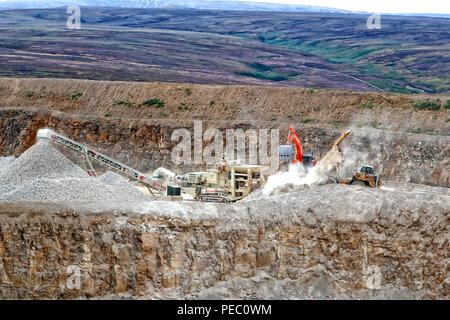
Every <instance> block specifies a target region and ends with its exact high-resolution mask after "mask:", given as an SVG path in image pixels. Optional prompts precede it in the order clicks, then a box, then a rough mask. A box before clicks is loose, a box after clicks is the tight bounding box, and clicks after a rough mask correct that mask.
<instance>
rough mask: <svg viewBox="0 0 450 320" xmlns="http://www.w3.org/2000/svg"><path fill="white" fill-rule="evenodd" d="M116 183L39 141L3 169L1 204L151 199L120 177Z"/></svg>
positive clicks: (47, 142) (48, 143) (0, 174)
mask: <svg viewBox="0 0 450 320" xmlns="http://www.w3.org/2000/svg"><path fill="white" fill-rule="evenodd" d="M3 161H4V160H3ZM3 161H2V162H3ZM5 162H6V161H5ZM110 175H111V174H109V176H110ZM107 177H108V176H107ZM114 180H115V181H114V183H110V182H111V180H109V181H108V179H106V178H103V179H101V178H92V177H90V176H89V175H88V174H87V173H86V172H85V171H83V170H82V169H81V168H80V167H78V166H77V165H75V164H74V163H72V162H71V161H70V160H69V159H67V158H66V157H65V156H64V155H63V154H61V153H60V152H59V151H58V150H56V149H55V148H54V147H53V146H52V145H51V143H50V142H49V141H45V140H40V141H38V142H37V143H36V144H35V145H34V146H32V147H31V148H30V149H28V150H27V151H26V152H24V153H23V154H22V155H21V156H20V157H19V158H17V159H16V160H14V161H12V162H11V163H10V164H9V165H8V167H7V170H5V168H4V169H3V170H0V201H95V200H115V201H146V200H151V198H150V197H148V196H146V195H145V194H143V193H141V192H140V191H139V190H137V189H136V188H134V186H133V185H131V184H130V183H128V182H127V181H126V180H124V179H122V178H121V177H120V176H117V177H115V179H114ZM130 186H131V187H132V188H134V190H133V189H132V188H131V187H130Z"/></svg>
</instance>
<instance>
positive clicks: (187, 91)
mask: <svg viewBox="0 0 450 320" xmlns="http://www.w3.org/2000/svg"><path fill="white" fill-rule="evenodd" d="M184 93H185V94H186V95H187V96H188V97H189V96H190V95H192V91H191V89H189V88H186V89H184Z"/></svg>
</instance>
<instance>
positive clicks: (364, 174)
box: [350, 165, 381, 188]
mask: <svg viewBox="0 0 450 320" xmlns="http://www.w3.org/2000/svg"><path fill="white" fill-rule="evenodd" d="M380 182H381V179H380V177H378V176H377V175H376V174H375V170H374V169H373V167H372V166H367V165H364V166H362V167H361V169H359V171H358V172H357V173H355V174H354V175H353V177H352V180H351V183H350V184H352V185H359V186H363V187H370V188H378V187H379V186H380V185H381V183H380Z"/></svg>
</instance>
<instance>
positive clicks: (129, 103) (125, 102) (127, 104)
mask: <svg viewBox="0 0 450 320" xmlns="http://www.w3.org/2000/svg"><path fill="white" fill-rule="evenodd" d="M114 105H115V106H127V107H132V106H133V104H132V103H131V102H130V101H127V100H122V101H119V102H116V103H115V104H114Z"/></svg>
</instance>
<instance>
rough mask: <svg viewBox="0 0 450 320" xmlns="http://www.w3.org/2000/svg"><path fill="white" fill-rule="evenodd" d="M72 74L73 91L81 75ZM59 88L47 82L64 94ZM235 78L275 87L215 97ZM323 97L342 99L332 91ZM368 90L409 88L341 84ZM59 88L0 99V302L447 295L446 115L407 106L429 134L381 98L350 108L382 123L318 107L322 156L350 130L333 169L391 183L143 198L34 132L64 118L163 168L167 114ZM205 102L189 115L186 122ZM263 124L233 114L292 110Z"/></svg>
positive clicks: (316, 133) (63, 128) (109, 146)
mask: <svg viewBox="0 0 450 320" xmlns="http://www.w3.org/2000/svg"><path fill="white" fill-rule="evenodd" d="M46 81H48V80H46ZM43 83H45V81H44V82H43ZM31 84H32V86H33V90H35V91H39V90H40V88H39V87H38V83H36V82H34V81H32V82H31ZM71 84H73V85H75V86H76V87H77V90H78V89H79V90H81V89H82V88H83V86H85V85H86V82H84V81H79V82H71ZM0 85H2V86H3V88H6V87H7V86H12V87H13V88H14V92H15V93H14V94H15V95H16V96H17V95H20V93H25V92H26V88H25V87H26V85H30V82H29V81H27V80H20V81H19V80H18V81H17V82H14V83H13V82H12V81H10V80H2V81H0ZM59 85H60V86H67V85H68V82H67V81H61V83H60V84H59ZM115 85H116V84H115ZM93 86H94V87H95V86H98V89H102V88H103V89H104V90H106V89H105V88H106V87H107V83H105V82H102V83H94V85H91V84H90V85H89V90H94V89H95V88H94V89H92V87H93ZM123 86H124V87H126V86H127V85H125V84H123ZM129 86H131V84H129ZM139 86H141V85H139ZM142 86H143V88H142V90H144V89H146V87H145V85H142ZM147 86H150V87H151V88H152V90H162V91H161V92H166V91H168V90H170V88H167V87H166V86H167V85H160V86H159V85H158V84H151V85H150V84H148V85H147ZM58 88H60V87H58V86H56V89H55V92H56V93H55V94H59V91H58V90H61V92H62V91H63V89H58ZM132 88H133V89H134V90H138V91H139V90H141V89H139V88H138V89H136V88H135V87H134V85H133V87H132ZM199 88H200V89H201V90H203V91H202V92H203V94H206V95H212V94H213V93H214V90H219V91H221V90H222V91H223V90H225V89H223V88H222V87H215V88H213V89H211V87H210V86H204V87H200V86H198V85H197V86H193V92H194V94H193V97H192V98H189V99H195V96H196V89H199ZM0 89H2V88H1V87H0ZM65 90H67V88H65ZM86 90H87V89H86ZM233 90H235V91H233ZM239 90H248V91H249V92H250V93H249V95H250V94H251V93H252V92H253V91H259V90H262V91H264V90H268V92H267V95H268V96H269V95H270V94H271V93H272V94H273V92H272V91H277V90H278V89H270V88H269V89H260V88H257V89H255V88H252V87H248V88H242V87H239V88H234V89H233V88H227V89H226V91H225V92H222V93H221V94H220V95H219V98H218V97H217V96H215V97H214V99H215V101H218V102H217V103H222V101H221V100H220V99H222V98H221V97H222V96H221V95H224V96H225V97H228V98H229V95H232V96H233V94H236V92H239ZM280 90H281V89H280ZM285 90H287V91H289V92H291V91H290V90H291V89H285ZM125 91H126V90H125ZM0 92H6V90H0ZM84 92H85V94H86V95H87V93H86V91H84ZM140 92H141V93H142V91H140ZM291 93H292V92H291ZM135 94H136V92H135ZM292 94H294V93H292ZM295 94H299V95H300V96H301V95H302V93H295ZM320 94H322V95H323V97H322V98H323V99H324V97H327V96H329V95H331V96H332V97H334V98H332V99H331V100H332V101H341V100H342V99H344V98H343V94H342V93H336V92H330V91H324V92H323V93H320ZM304 95H309V93H304ZM287 96H288V95H287ZM261 97H264V95H262V96H261ZM307 97H308V96H307ZM374 97H375V98H377V99H380V100H383V99H384V100H383V101H388V103H393V108H392V109H389V110H390V111H389V112H391V113H392V114H393V115H394V116H395V117H400V115H401V114H402V113H404V112H405V110H403V108H404V107H403V106H402V105H401V103H403V102H404V101H405V100H407V99H415V98H410V97H407V96H401V95H398V96H394V97H392V96H391V97H389V96H387V97H386V96H383V95H381V94H380V95H379V96H376V95H375V94H372V93H370V94H366V93H364V94H355V93H348V96H346V98H348V99H350V100H355V99H356V100H357V99H360V100H358V101H365V100H364V99H372V98H374ZM7 98H8V97H7ZM116 98H117V99H119V98H120V97H116ZM322 98H320V97H319V98H317V97H315V98H314V99H316V100H314V99H312V101H313V103H315V102H314V101H316V102H317V101H318V100H320V101H322V100H321V99H322ZM55 99H56V100H55ZM58 99H59V98H58V96H57V95H56V96H53V97H49V98H47V97H44V98H43V100H42V101H41V102H42V105H43V106H45V107H39V106H38V104H37V102H33V103H31V102H29V101H28V102H27V103H24V104H23V106H22V107H19V106H16V105H14V103H15V102H14V103H13V102H12V101H13V100H11V97H10V98H9V100H6V101H9V102H11V105H8V106H6V105H3V106H0V119H2V122H0V132H1V136H0V152H1V155H2V157H3V158H0V298H1V299H448V295H449V292H450V278H449V276H448V262H449V258H448V252H449V250H448V249H449V235H450V232H449V225H450V224H449V212H450V191H449V190H450V189H449V186H450V178H449V170H450V165H449V159H450V150H449V137H448V135H446V132H447V131H446V130H448V124H447V123H446V122H445V124H444V121H443V119H444V118H445V117H446V116H447V114H448V111H444V110H442V111H440V113H435V114H434V115H431V114H429V112H427V111H417V112H416V111H414V121H415V123H420V121H422V120H423V122H424V123H426V125H428V126H432V121H431V119H432V117H433V116H437V117H438V121H442V123H443V125H442V126H441V127H440V129H439V130H441V131H442V132H439V134H436V135H424V134H411V133H408V132H406V131H407V130H409V128H407V127H402V125H403V124H402V123H399V122H398V121H397V122H396V121H393V122H392V123H387V122H388V120H386V119H385V117H387V118H389V115H386V114H383V112H384V111H385V110H386V109H382V108H386V106H383V107H382V106H380V107H379V108H380V110H372V111H371V113H367V111H366V110H364V111H359V114H358V118H359V119H363V120H362V121H363V122H364V121H366V120H368V119H371V121H372V120H374V119H378V120H379V121H380V122H383V121H384V120H386V121H385V123H387V125H391V126H392V127H390V128H389V129H379V128H378V129H377V128H363V127H358V125H354V124H351V123H346V124H341V125H340V126H342V127H336V126H330V124H329V123H328V121H329V119H326V118H325V117H324V118H323V119H320V120H318V123H315V124H309V125H305V126H304V128H303V129H302V130H301V138H302V140H303V141H305V144H306V145H307V146H308V147H312V146H314V147H315V148H316V150H317V151H318V152H319V153H320V152H323V151H324V150H328V149H329V147H330V145H331V144H332V142H333V140H334V139H335V138H336V136H338V135H339V134H340V132H342V130H343V129H346V128H352V130H353V133H354V134H353V136H352V137H351V139H350V138H349V141H348V143H347V145H346V146H344V150H343V151H344V155H345V156H346V159H347V160H348V161H347V162H345V163H344V168H343V170H344V171H346V172H347V173H349V172H351V171H352V170H354V169H355V165H360V164H361V163H362V162H366V161H369V160H370V161H371V163H373V164H374V166H376V167H377V169H378V170H379V171H380V172H381V174H382V176H383V179H384V181H385V182H386V183H385V184H384V185H383V186H382V187H381V188H379V189H376V188H375V189H371V188H362V187H357V186H351V185H341V184H327V185H314V184H313V185H302V184H299V185H298V184H289V183H288V184H284V185H282V186H278V187H277V188H274V189H273V190H271V191H270V193H265V194H263V193H262V192H261V191H255V192H254V193H252V194H251V195H250V196H249V197H248V198H246V199H244V200H241V201H238V202H236V203H233V204H218V203H200V202H179V201H153V199H152V198H151V197H150V196H146V195H144V194H142V193H140V192H136V190H134V189H133V188H134V187H133V185H131V184H129V183H128V181H126V180H124V179H123V178H121V177H120V176H116V175H115V174H113V173H105V174H104V175H103V176H101V177H100V178H98V179H97V180H95V181H93V178H91V177H89V176H88V175H87V174H86V172H84V171H83V170H82V169H81V168H79V167H78V166H76V165H75V164H74V163H72V162H71V161H69V160H68V159H66V158H65V157H64V156H67V154H63V153H64V151H63V150H59V151H58V150H56V149H54V148H53V146H51V145H49V144H46V143H43V142H37V141H36V138H35V137H36V131H37V130H38V129H40V128H44V127H49V128H52V129H54V130H58V131H59V132H63V133H65V134H66V135H68V136H70V137H71V138H74V139H75V138H76V139H77V140H80V141H82V142H83V143H86V144H89V145H91V146H93V147H96V148H98V149H99V150H101V151H104V152H105V153H108V154H110V155H115V156H117V157H118V158H119V159H120V160H121V161H123V162H125V163H128V164H130V165H133V166H137V167H138V169H140V170H144V171H145V170H150V169H151V168H153V169H155V168H156V167H159V166H161V165H167V163H168V160H167V157H168V156H167V155H168V153H169V150H170V148H171V147H172V144H171V142H170V132H171V131H172V130H173V129H174V128H175V127H176V123H177V121H176V120H174V119H172V118H170V119H151V120H150V119H149V120H138V118H139V117H140V116H142V115H139V114H137V115H134V116H133V117H134V118H129V119H126V116H125V111H124V110H122V109H120V108H122V107H117V108H118V109H120V110H121V112H123V113H124V115H123V119H122V118H121V119H103V118H98V117H97V118H95V117H93V116H92V114H90V115H87V114H84V113H83V112H85V111H86V108H94V106H91V105H90V103H92V100H89V101H87V102H83V101H80V102H74V103H72V106H69V105H65V104H62V105H61V107H60V108H59V107H58V108H59V109H58V108H57V107H56V105H60V104H58V103H59V102H58ZM209 99H212V98H210V97H209V96H208V98H207V100H209ZM223 99H224V100H223V101H225V98H223ZM333 99H334V100H333ZM340 99H341V100H340ZM389 99H390V100H389ZM94 100H95V99H94ZM97 100H98V99H97ZM344 100H345V99H344ZM377 101H378V100H377ZM389 101H390V102H389ZM191 103H194V102H192V101H191ZM318 103H319V102H318ZM340 103H341V102H340ZM342 103H345V102H342ZM358 103H359V102H358ZM264 107H265V106H262V107H261V108H262V109H264ZM103 108H106V107H103ZM202 108H203V107H202ZM202 108H199V109H197V110H196V112H197V113H196V112H192V114H191V115H190V118H189V119H185V120H184V122H183V123H184V125H185V127H186V128H190V127H191V126H192V123H191V122H192V121H194V120H195V116H196V115H201V114H202V112H203V111H204V110H203V109H202ZM333 108H334V106H333ZM333 108H331V107H330V113H333V112H334V113H336V114H337V116H338V117H340V116H342V117H343V118H345V117H346V115H342V113H347V115H348V112H350V111H349V110H348V109H345V108H344V109H343V110H341V111H336V110H334V109H333ZM377 108H378V107H376V109H377ZM230 109H231V110H230ZM238 109H239V108H238V107H231V108H229V109H226V111H225V114H223V115H222V117H223V118H220V117H221V116H218V120H215V121H212V120H211V121H209V122H208V123H209V124H211V123H212V124H214V125H217V127H219V128H226V127H227V126H228V125H230V123H231V120H230V119H229V117H232V116H233V114H234V113H233V110H235V111H236V110H238ZM325 109H326V108H325ZM381 109H382V110H381ZM101 112H103V110H102V111H101ZM133 112H138V111H136V110H133ZM139 112H142V111H139ZM236 112H238V113H239V112H240V111H239V110H238V111H236ZM321 112H323V113H324V114H326V112H325V111H324V110H322V111H321ZM97 116H98V115H97ZM277 117H278V118H280V115H277ZM383 119H384V120H383ZM266 120H267V119H266ZM266 120H261V121H260V122H254V121H250V120H242V121H241V122H239V123H236V122H234V123H233V124H232V125H233V126H234V125H236V126H238V127H242V128H244V129H247V128H261V127H268V128H275V127H280V128H281V127H283V126H285V125H286V123H288V122H290V121H291V120H283V121H280V122H271V123H269V124H268V123H267V121H266ZM265 121H266V122H265ZM281 136H284V133H282V134H281ZM60 152H61V153H60ZM14 156H17V158H15V157H14ZM64 159H65V160H64ZM66 160H67V161H66ZM49 164H53V165H49ZM170 169H173V170H174V171H176V170H181V168H177V167H176V166H173V167H171V168H170ZM184 169H186V168H184ZM188 169H191V170H194V169H197V168H194V167H192V168H188Z"/></svg>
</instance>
